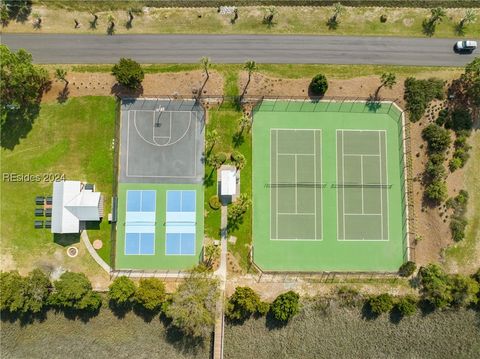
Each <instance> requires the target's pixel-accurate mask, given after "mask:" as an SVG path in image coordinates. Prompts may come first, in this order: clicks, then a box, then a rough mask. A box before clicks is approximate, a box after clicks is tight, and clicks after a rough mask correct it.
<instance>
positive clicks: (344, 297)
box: [337, 286, 361, 307]
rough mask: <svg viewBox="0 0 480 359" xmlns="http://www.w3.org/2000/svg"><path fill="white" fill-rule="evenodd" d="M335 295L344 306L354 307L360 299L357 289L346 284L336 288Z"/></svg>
mask: <svg viewBox="0 0 480 359" xmlns="http://www.w3.org/2000/svg"><path fill="white" fill-rule="evenodd" d="M337 295H338V299H339V300H340V303H341V305H342V306H344V307H355V306H356V305H357V304H358V303H359V301H360V299H361V295H360V293H359V292H358V290H356V289H355V288H352V287H347V286H342V287H340V288H338V291H337Z"/></svg>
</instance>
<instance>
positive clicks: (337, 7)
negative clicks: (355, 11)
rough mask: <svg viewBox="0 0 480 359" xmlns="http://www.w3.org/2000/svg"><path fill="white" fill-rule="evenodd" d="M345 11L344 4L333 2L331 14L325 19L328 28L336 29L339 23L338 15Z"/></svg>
mask: <svg viewBox="0 0 480 359" xmlns="http://www.w3.org/2000/svg"><path fill="white" fill-rule="evenodd" d="M344 12H345V6H343V5H342V4H341V3H339V2H337V3H335V4H333V14H332V16H331V17H330V18H329V19H328V21H327V26H328V28H329V29H330V30H336V29H337V27H338V25H339V24H340V22H339V20H338V17H339V16H340V15H341V14H343V13H344Z"/></svg>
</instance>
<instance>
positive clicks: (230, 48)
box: [2, 34, 478, 66]
mask: <svg viewBox="0 0 480 359" xmlns="http://www.w3.org/2000/svg"><path fill="white" fill-rule="evenodd" d="M454 42H455V40H452V39H430V38H401V37H352V36H309V35H305V36H283V35H114V36H107V35H62V34H51V35H47V34H3V35H2V43H4V44H6V45H8V46H9V47H10V48H12V49H19V48H24V49H27V50H28V51H29V52H31V53H32V54H33V59H34V61H35V62H37V63H45V64H48V63H63V64H76V63H82V64H91V63H99V64H102V63H114V62H117V61H118V59H119V58H120V57H130V58H133V59H135V60H136V61H138V62H141V63H196V62H198V61H199V59H200V58H201V57H202V56H209V57H210V58H211V59H212V61H213V62H217V63H242V62H244V61H246V60H249V59H253V60H255V61H257V62H259V63H304V64H315V63H321V64H329V63H330V64H391V65H422V66H463V65H465V64H466V63H468V62H470V61H472V60H473V58H474V57H475V55H474V54H469V55H459V54H455V53H454V51H453V45H454ZM477 51H478V50H477Z"/></svg>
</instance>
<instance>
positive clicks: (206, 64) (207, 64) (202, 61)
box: [200, 56, 211, 79]
mask: <svg viewBox="0 0 480 359" xmlns="http://www.w3.org/2000/svg"><path fill="white" fill-rule="evenodd" d="M200 64H201V65H202V68H203V71H204V72H205V75H206V76H207V79H208V78H210V74H209V73H208V69H209V68H210V65H211V62H210V58H209V57H207V56H203V57H202V58H201V59H200Z"/></svg>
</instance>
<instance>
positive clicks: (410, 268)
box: [398, 261, 417, 277]
mask: <svg viewBox="0 0 480 359" xmlns="http://www.w3.org/2000/svg"><path fill="white" fill-rule="evenodd" d="M416 269H417V266H416V265H415V262H412V261H407V262H405V263H403V264H402V265H401V266H400V269H399V270H398V274H399V275H400V276H402V277H410V276H411V275H412V274H413V273H415V270H416Z"/></svg>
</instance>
